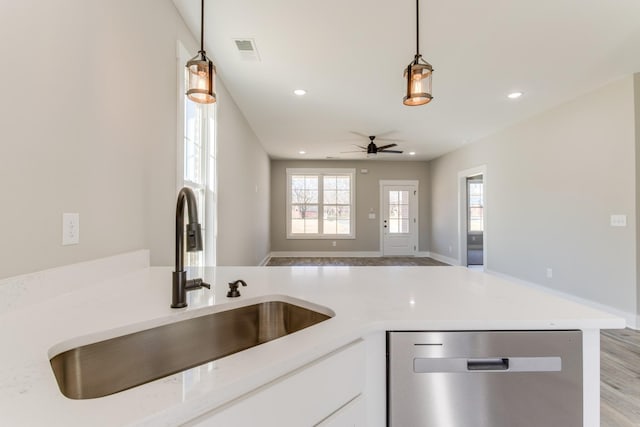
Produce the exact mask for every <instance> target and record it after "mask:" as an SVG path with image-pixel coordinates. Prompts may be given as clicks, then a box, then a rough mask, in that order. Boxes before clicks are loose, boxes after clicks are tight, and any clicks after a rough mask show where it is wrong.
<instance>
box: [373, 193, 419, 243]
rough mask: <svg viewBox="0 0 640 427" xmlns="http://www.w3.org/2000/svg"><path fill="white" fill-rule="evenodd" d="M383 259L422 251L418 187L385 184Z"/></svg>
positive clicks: (383, 200) (383, 195) (382, 218)
mask: <svg viewBox="0 0 640 427" xmlns="http://www.w3.org/2000/svg"><path fill="white" fill-rule="evenodd" d="M381 192H382V195H381V196H382V198H381V199H382V215H381V216H382V217H381V220H382V255H384V256H401V255H404V256H407V255H409V256H413V255H415V254H416V252H417V251H418V185H417V183H416V184H389V183H381Z"/></svg>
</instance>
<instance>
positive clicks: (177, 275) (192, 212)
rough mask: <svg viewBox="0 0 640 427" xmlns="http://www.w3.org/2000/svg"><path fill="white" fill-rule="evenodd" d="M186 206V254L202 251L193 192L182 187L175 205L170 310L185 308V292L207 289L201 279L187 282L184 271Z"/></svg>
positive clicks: (200, 232)
mask: <svg viewBox="0 0 640 427" xmlns="http://www.w3.org/2000/svg"><path fill="white" fill-rule="evenodd" d="M185 204H186V205H187V213H188V216H189V223H188V224H187V233H186V234H187V242H186V245H187V246H186V250H187V252H198V251H201V250H202V231H201V227H200V223H199V222H198V206H197V204H196V196H195V194H194V193H193V190H191V189H190V188H187V187H184V188H182V189H181V190H180V192H179V193H178V202H177V205H176V253H175V255H176V269H175V271H174V272H173V290H172V302H171V307H172V308H183V307H186V306H187V291H190V290H193V289H199V288H202V287H209V285H207V284H206V283H204V282H202V280H201V279H194V280H187V272H186V271H185V270H184V244H185V242H184V231H185V226H184V207H185Z"/></svg>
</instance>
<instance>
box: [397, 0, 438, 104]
mask: <svg viewBox="0 0 640 427" xmlns="http://www.w3.org/2000/svg"><path fill="white" fill-rule="evenodd" d="M419 17H420V15H419V13H418V0H416V54H415V56H414V57H413V61H411V62H410V63H409V65H407V68H405V70H404V78H405V80H406V91H407V92H406V94H405V96H404V98H403V99H402V103H403V104H404V105H408V106H416V105H424V104H427V103H429V102H430V101H431V100H432V99H433V96H432V95H431V77H432V76H433V67H432V66H431V64H429V63H428V62H427V61H425V60H424V59H423V58H422V55H420V19H419Z"/></svg>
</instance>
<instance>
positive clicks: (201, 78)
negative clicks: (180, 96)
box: [186, 0, 216, 104]
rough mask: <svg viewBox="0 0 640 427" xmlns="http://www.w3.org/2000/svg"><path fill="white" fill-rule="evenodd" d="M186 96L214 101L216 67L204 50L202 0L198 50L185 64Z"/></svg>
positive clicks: (201, 101) (200, 102) (202, 0)
mask: <svg viewBox="0 0 640 427" xmlns="http://www.w3.org/2000/svg"><path fill="white" fill-rule="evenodd" d="M186 74H187V82H186V83H187V98H189V99H190V100H192V101H193V102H197V103H199V104H213V103H214V102H216V89H215V74H216V67H215V66H214V65H213V62H211V60H210V59H209V58H207V53H206V52H205V50H204V0H201V9H200V50H199V51H198V54H197V55H196V56H194V57H193V58H191V59H190V60H189V61H188V62H187V65H186Z"/></svg>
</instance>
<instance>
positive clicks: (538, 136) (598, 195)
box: [430, 77, 636, 313]
mask: <svg viewBox="0 0 640 427" xmlns="http://www.w3.org/2000/svg"><path fill="white" fill-rule="evenodd" d="M522 102H526V100H524V99H523V100H522ZM634 114H635V113H634V89H633V78H632V77H627V78H624V79H622V80H619V81H616V82H614V83H611V84H609V85H607V86H605V87H603V88H600V89H598V90H596V91H594V92H592V93H589V94H586V95H584V96H582V97H580V98H577V99H575V100H573V101H571V102H568V103H566V104H564V105H561V106H559V107H557V108H554V109H552V110H549V111H546V112H544V113H542V114H539V115H538V116H535V117H533V118H531V119H529V120H527V121H524V122H522V123H519V124H517V125H515V126H512V127H510V128H508V129H505V130H503V131H501V132H499V133H498V134H495V135H493V136H490V137H487V138H485V139H483V140H481V141H478V142H475V143H473V144H470V145H468V146H466V147H463V148H462V149H460V150H457V151H455V152H452V153H450V154H447V155H445V156H443V157H441V158H438V159H435V160H433V161H431V162H430V166H431V185H432V206H433V210H432V212H433V214H432V240H431V251H432V252H436V253H438V254H441V255H444V256H448V257H457V253H458V236H457V215H458V214H457V174H458V172H459V171H462V170H465V169H469V168H472V167H476V166H479V165H482V164H485V165H486V166H487V182H486V185H487V188H486V206H487V208H486V210H487V223H486V227H487V239H486V250H487V251H488V265H487V268H488V269H489V270H493V271H496V272H500V273H503V274H506V275H509V276H513V277H517V278H520V279H523V280H526V281H529V282H533V283H537V284H541V285H544V286H548V287H551V288H554V289H557V290H558V291H561V292H566V293H569V294H573V295H576V296H578V297H582V298H586V299H589V300H592V301H596V302H598V303H601V304H605V305H608V306H611V307H613V308H616V309H619V310H622V311H624V312H627V313H635V311H636V219H635V218H636V161H635V156H636V152H635V136H634V133H635V129H634V126H635V125H634V119H635V118H634ZM611 214H626V215H627V216H628V226H627V227H624V228H614V227H610V225H609V216H610V215H611ZM449 246H451V247H452V251H451V252H449ZM547 268H552V269H553V278H552V279H547V278H546V269H547Z"/></svg>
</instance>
